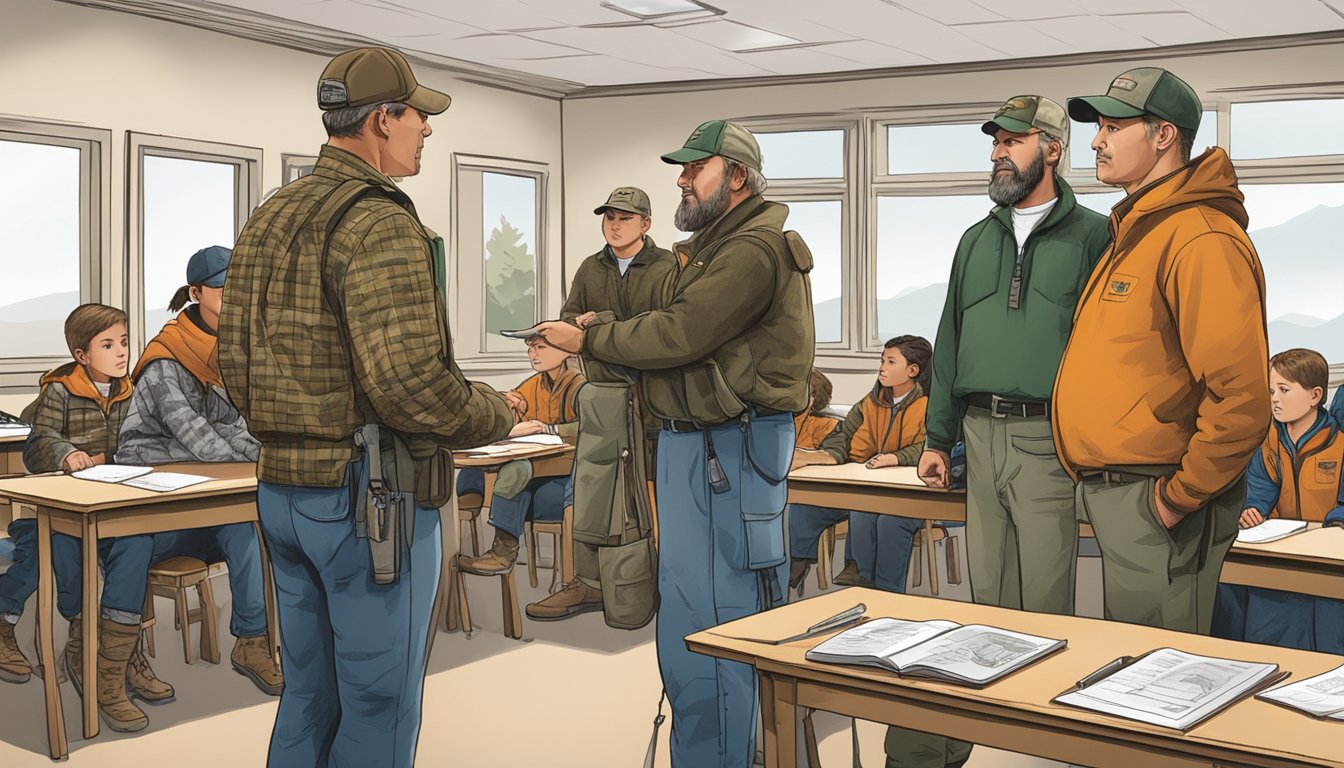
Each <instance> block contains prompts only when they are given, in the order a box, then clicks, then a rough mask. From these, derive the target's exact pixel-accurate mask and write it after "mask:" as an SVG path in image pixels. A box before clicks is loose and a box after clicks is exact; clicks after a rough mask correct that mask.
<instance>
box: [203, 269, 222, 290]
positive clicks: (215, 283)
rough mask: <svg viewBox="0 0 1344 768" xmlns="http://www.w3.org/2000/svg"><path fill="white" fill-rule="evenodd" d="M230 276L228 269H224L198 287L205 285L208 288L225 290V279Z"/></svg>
mask: <svg viewBox="0 0 1344 768" xmlns="http://www.w3.org/2000/svg"><path fill="white" fill-rule="evenodd" d="M227 276H228V269H227V268H225V269H222V270H220V271H218V272H216V273H215V274H213V275H211V276H209V277H207V278H205V279H204V280H202V281H201V282H200V283H198V285H204V286H205V287H206V288H223V287H224V278H225V277H227Z"/></svg>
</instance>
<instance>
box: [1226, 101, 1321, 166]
mask: <svg viewBox="0 0 1344 768" xmlns="http://www.w3.org/2000/svg"><path fill="white" fill-rule="evenodd" d="M1341 121H1344V99H1315V100H1310V101H1265V102H1260V103H1258V104H1233V105H1232V156H1233V157H1234V158H1236V159H1238V160H1253V159H1255V158H1261V157H1302V156H1305V155H1344V135H1341V134H1340V132H1339V124H1340V122H1341Z"/></svg>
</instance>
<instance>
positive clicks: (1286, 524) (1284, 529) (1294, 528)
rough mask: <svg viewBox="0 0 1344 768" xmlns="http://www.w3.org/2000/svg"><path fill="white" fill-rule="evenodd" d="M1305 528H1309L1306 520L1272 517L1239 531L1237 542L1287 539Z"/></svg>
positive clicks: (1261, 542) (1251, 542) (1255, 542)
mask: <svg viewBox="0 0 1344 768" xmlns="http://www.w3.org/2000/svg"><path fill="white" fill-rule="evenodd" d="M1305 530H1307V521H1306V520H1281V519H1279V518H1270V519H1268V520H1266V521H1265V522H1263V523H1261V524H1259V525H1256V526H1252V527H1250V528H1242V529H1241V530H1239V531H1237V543H1239V544H1264V543H1265V542H1268V541H1278V540H1279V539H1286V538H1288V537H1289V536H1292V535H1293V534H1294V533H1301V532H1302V531H1305Z"/></svg>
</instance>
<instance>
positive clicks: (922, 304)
mask: <svg viewBox="0 0 1344 768" xmlns="http://www.w3.org/2000/svg"><path fill="white" fill-rule="evenodd" d="M946 298H947V283H934V284H933V285H925V286H922V287H919V288H906V289H905V290H903V291H901V292H899V293H897V294H896V295H895V296H893V297H891V298H889V299H878V301H877V317H878V326H879V328H878V334H877V335H878V336H879V337H880V338H881V339H883V340H885V339H889V338H891V337H893V336H900V335H903V334H907V333H909V334H915V335H916V336H923V337H924V338H926V339H928V340H929V341H933V337H934V336H935V335H937V333H938V318H939V317H940V316H941V315H942V313H943V301H944V300H945V299H946ZM839 305H840V299H827V300H826V301H822V302H818V303H817V304H816V305H815V306H814V307H813V314H814V315H815V317H816V318H817V338H818V339H838V338H840V327H839V325H838V324H837V323H838V322H840V312H839Z"/></svg>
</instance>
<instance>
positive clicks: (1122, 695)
mask: <svg viewBox="0 0 1344 768" xmlns="http://www.w3.org/2000/svg"><path fill="white" fill-rule="evenodd" d="M1277 670H1278V665H1277V664H1260V663H1256V662H1250V661H1235V660H1232V659H1219V658H1213V657H1210V656H1197V655H1195V654H1193V653H1185V652H1184V651H1178V650H1175V649H1172V648H1161V649H1159V650H1156V651H1154V652H1152V653H1150V654H1148V655H1147V656H1146V657H1144V658H1142V659H1140V660H1138V661H1136V662H1134V663H1133V664H1131V665H1129V666H1128V667H1125V668H1123V669H1120V670H1118V671H1116V672H1115V673H1114V674H1112V675H1110V676H1108V677H1107V678H1105V679H1104V680H1101V681H1099V682H1097V683H1095V684H1093V685H1090V686H1088V687H1087V688H1083V689H1082V690H1078V691H1071V692H1069V693H1066V694H1064V695H1062V696H1059V697H1058V698H1056V701H1058V702H1061V703H1064V704H1072V705H1074V706H1078V707H1082V708H1084V709H1091V710H1095V711H1097V712H1105V713H1107V714H1111V715H1118V716H1120V717H1125V718H1129V719H1131V720H1139V721H1142V722H1145V723H1152V724H1153V725H1161V726H1166V727H1168V728H1177V729H1179V730H1186V729H1188V728H1190V727H1192V726H1193V725H1194V724H1195V723H1198V722H1199V721H1201V720H1203V719H1204V718H1206V717H1209V716H1210V715H1213V714H1215V713H1217V712H1218V711H1220V710H1222V709H1223V708H1225V707H1227V706H1229V705H1230V704H1232V703H1233V702H1234V701H1236V700H1237V699H1239V698H1240V697H1241V696H1243V695H1245V694H1246V692H1248V691H1250V690H1251V689H1253V688H1254V687H1255V686H1256V685H1257V684H1259V683H1260V682H1261V681H1263V680H1264V679H1265V678H1267V677H1269V676H1270V675H1272V674H1274V673H1275V672H1276V671H1277Z"/></svg>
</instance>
